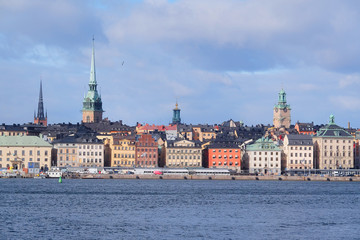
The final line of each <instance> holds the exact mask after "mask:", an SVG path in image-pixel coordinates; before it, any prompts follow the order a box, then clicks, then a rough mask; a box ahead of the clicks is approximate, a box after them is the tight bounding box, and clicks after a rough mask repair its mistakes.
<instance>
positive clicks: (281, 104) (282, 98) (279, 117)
mask: <svg viewBox="0 0 360 240" xmlns="http://www.w3.org/2000/svg"><path fill="white" fill-rule="evenodd" d="M290 112H291V108H290V105H289V104H287V103H286V93H285V91H284V90H283V89H281V91H280V92H279V99H278V104H276V105H275V106H274V118H273V123H274V127H275V128H281V127H285V128H289V127H290V124H291V114H290Z"/></svg>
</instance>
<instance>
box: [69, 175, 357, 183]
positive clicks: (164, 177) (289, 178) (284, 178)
mask: <svg viewBox="0 0 360 240" xmlns="http://www.w3.org/2000/svg"><path fill="white" fill-rule="evenodd" d="M66 178H81V179H144V180H146V179H148V180H156V179H159V180H235V181H236V180H238V181H241V180H243V181H249V180H257V181H337V182H349V181H354V182H360V177H358V176H351V177H330V176H320V175H313V176H305V177H304V176H274V175H273V176H249V175H241V176H239V175H233V176H232V175H230V176H219V175H216V176H212V175H147V174H141V175H134V174H81V175H72V176H70V175H69V176H65V179H66Z"/></svg>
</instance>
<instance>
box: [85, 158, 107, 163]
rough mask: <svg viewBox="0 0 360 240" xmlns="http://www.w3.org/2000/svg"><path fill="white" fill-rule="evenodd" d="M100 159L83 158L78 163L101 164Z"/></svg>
mask: <svg viewBox="0 0 360 240" xmlns="http://www.w3.org/2000/svg"><path fill="white" fill-rule="evenodd" d="M101 161H102V160H101V159H97V158H95V159H86V158H84V159H82V161H81V159H80V162H83V163H101Z"/></svg>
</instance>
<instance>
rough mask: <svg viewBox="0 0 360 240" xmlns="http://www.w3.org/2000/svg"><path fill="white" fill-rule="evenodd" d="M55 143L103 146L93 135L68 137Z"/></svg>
mask: <svg viewBox="0 0 360 240" xmlns="http://www.w3.org/2000/svg"><path fill="white" fill-rule="evenodd" d="M56 143H79V144H103V142H102V140H100V139H98V138H97V137H96V136H95V135H94V134H89V135H85V134H84V135H80V136H79V135H76V134H75V135H70V136H66V137H64V138H62V139H59V140H55V141H54V144H56Z"/></svg>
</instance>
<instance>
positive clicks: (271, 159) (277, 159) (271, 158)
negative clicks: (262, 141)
mask: <svg viewBox="0 0 360 240" xmlns="http://www.w3.org/2000/svg"><path fill="white" fill-rule="evenodd" d="M258 160H259V161H261V157H259V159H258ZM264 160H265V161H267V160H270V161H274V160H275V161H279V158H278V157H276V158H275V159H274V158H273V157H270V158H267V157H265V158H264ZM254 161H256V157H254Z"/></svg>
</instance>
